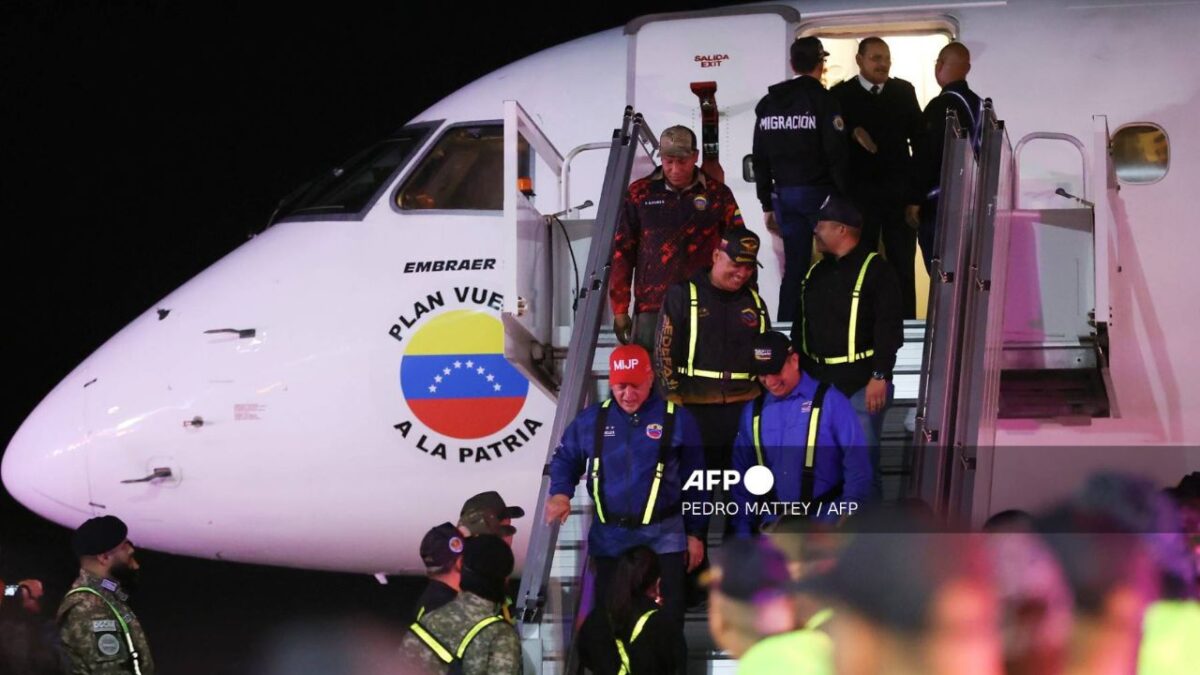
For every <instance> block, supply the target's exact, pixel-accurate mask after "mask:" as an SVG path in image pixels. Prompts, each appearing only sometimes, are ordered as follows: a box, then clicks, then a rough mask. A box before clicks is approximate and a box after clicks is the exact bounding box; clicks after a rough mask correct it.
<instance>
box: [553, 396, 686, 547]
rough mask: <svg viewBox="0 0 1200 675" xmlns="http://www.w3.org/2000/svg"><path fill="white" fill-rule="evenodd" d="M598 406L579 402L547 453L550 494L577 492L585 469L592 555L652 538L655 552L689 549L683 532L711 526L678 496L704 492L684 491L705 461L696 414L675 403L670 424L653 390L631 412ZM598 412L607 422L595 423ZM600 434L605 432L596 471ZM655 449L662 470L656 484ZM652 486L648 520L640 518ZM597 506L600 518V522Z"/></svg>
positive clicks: (611, 405)
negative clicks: (591, 508) (686, 510)
mask: <svg viewBox="0 0 1200 675" xmlns="http://www.w3.org/2000/svg"><path fill="white" fill-rule="evenodd" d="M602 406H603V403H600V404H596V405H592V406H589V407H588V408H586V409H584V410H583V412H581V413H579V416H577V417H576V418H575V420H574V421H572V422H571V425H570V426H568V427H567V430H566V431H565V432H564V433H563V437H562V440H561V441H560V442H559V444H558V448H556V449H555V451H554V457H553V459H551V460H550V494H552V495H554V494H562V495H567V496H568V497H571V496H574V494H575V486H576V485H578V483H579V479H580V478H581V477H583V476H584V474H585V473H586V474H587V492H588V494H589V495H590V496H592V500H593V502H595V501H596V499H597V497H598V498H599V501H600V507H599V508H598V509H596V514H595V515H594V517H593V521H592V525H591V529H590V530H589V532H588V547H589V551H590V553H591V555H593V556H597V557H616V556H618V555H620V554H621V552H623V551H624V550H625V549H627V548H629V547H631V546H637V545H646V546H649V547H651V548H653V549H654V550H655V551H656V552H658V553H678V552H680V551H684V550H686V549H687V536H686V535H687V534H694V535H696V536H702V535H703V533H704V532H705V530H707V529H708V519H707V518H706V517H704V516H701V515H697V514H688V515H687V516H686V517H685V516H683V515H682V514H681V511H682V509H681V503H682V502H683V501H685V500H686V501H689V502H698V501H703V500H704V499H705V496H704V494H703V492H701V491H695V492H694V493H693V492H691V491H689V493H688V494H687V495H686V496H685V495H684V494H683V484H684V483H685V482H686V481H687V479H688V477H689V476H690V475H691V474H692V472H693V471H702V470H703V469H704V449H703V446H702V443H701V441H700V432H699V428H698V427H697V426H696V421H695V419H693V418H692V416H691V415H690V414H689V413H688V412H687V410H685V409H684V408H683V407H682V406H679V405H676V406H674V420H673V421H672V422H671V423H670V424H668V423H667V420H666V416H667V402H666V401H664V400H663V399H662V398H660V397H659V396H658V395H657V394H653V393H652V394H651V395H650V397H649V398H648V399H646V401H645V402H643V403H642V407H641V408H640V409H638V411H637V412H636V413H635V414H633V415H630V414H629V413H626V412H625V411H624V410H622V409H621V408H620V406H618V405H617V404H616V403H615V402H610V403H609V405H608V406H607V407H606V408H602ZM601 416H603V417H604V428H603V429H599V430H598V429H597V424H596V422H597V419H598V418H599V417H601ZM668 426H669V427H670V429H667V428H666V427H668ZM667 432H669V433H670V442H669V443H668V444H667V446H666V447H665V448H664V447H663V444H662V441H663V438H664V435H665V433H667ZM597 438H600V439H603V440H602V443H603V450H602V452H601V453H600V454H601V461H600V462H599V463H598V466H599V470H598V471H597V470H596V469H597V463H596V462H595V459H596V452H595V448H596V442H597ZM664 449H665V450H666V452H665V453H662V451H663V450H664ZM660 453H662V456H661V459H662V465H663V466H662V477H661V478H660V479H659V482H658V489H657V491H656V492H655V491H654V483H655V481H654V478H655V474H656V470H657V468H658V464H659V461H660ZM652 492H654V501H653V505H652V506H650V507H649V511H650V514H651V518H650V523H649V524H645V518H644V516H645V515H646V513H647V507H648V505H650V503H651V502H650V497H651V494H652ZM601 513H603V515H604V521H605V522H600V514H601Z"/></svg>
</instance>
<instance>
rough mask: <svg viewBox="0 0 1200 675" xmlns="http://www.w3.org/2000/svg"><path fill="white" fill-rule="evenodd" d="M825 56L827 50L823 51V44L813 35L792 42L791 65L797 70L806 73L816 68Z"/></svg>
mask: <svg viewBox="0 0 1200 675" xmlns="http://www.w3.org/2000/svg"><path fill="white" fill-rule="evenodd" d="M826 56H829V52H827V51H825V46H824V45H822V44H821V41H820V40H819V39H817V38H815V37H802V38H799V39H797V40H796V41H795V42H793V43H792V48H791V57H792V67H793V68H795V69H796V71H797V72H801V73H807V72H808V71H810V70H812V69H813V68H816V67H817V64H818V63H820V62H821V59H823V58H825V57H826Z"/></svg>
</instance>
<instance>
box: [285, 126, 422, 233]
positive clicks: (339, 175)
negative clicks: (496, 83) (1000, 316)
mask: <svg viewBox="0 0 1200 675" xmlns="http://www.w3.org/2000/svg"><path fill="white" fill-rule="evenodd" d="M429 131H430V128H429V127H425V128H410V129H402V130H400V132H399V133H397V134H396V135H395V136H393V137H391V138H388V139H385V140H383V141H380V142H379V143H377V144H375V145H374V146H372V147H370V148H367V149H366V150H363V151H362V152H360V153H358V154H357V155H354V156H353V157H351V158H350V159H349V160H347V161H345V162H343V163H342V164H341V165H340V166H337V167H334V168H333V169H331V170H330V171H329V172H327V173H325V174H323V175H322V176H321V177H319V178H317V179H316V180H314V181H311V182H310V183H309V184H308V185H307V186H304V187H302V188H301V191H300V192H299V196H298V197H296V198H295V199H293V200H292V201H291V203H290V204H289V203H286V202H287V200H286V199H285V204H284V206H283V208H282V209H280V212H281V216H280V217H286V216H300V215H313V214H322V215H324V214H338V213H358V212H359V211H361V210H363V208H364V207H366V206H368V205H370V203H371V201H372V198H373V197H374V196H375V194H376V193H377V192H378V191H379V188H380V187H382V186H383V185H384V184H385V183H386V182H387V181H388V180H389V179H390V178H391V177H392V176H393V175H394V174H395V173H396V169H398V168H399V167H401V166H403V165H404V164H405V163H406V162H407V161H408V159H409V157H410V156H411V155H412V153H413V152H414V151H415V150H416V149H417V147H419V146H420V144H421V142H422V141H423V140H424V139H425V137H426V136H427V135H428V134H429Z"/></svg>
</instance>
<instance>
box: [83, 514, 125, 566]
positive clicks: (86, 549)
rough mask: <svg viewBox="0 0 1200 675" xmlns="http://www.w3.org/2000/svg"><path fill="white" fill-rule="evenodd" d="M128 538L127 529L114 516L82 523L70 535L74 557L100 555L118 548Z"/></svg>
mask: <svg viewBox="0 0 1200 675" xmlns="http://www.w3.org/2000/svg"><path fill="white" fill-rule="evenodd" d="M128 538H129V528H128V527H126V526H125V523H124V522H123V521H122V520H121V519H120V518H118V517H116V516H100V517H98V518H92V519H89V520H86V521H84V523H83V524H82V525H80V526H79V527H78V528H77V529H76V530H75V534H73V535H71V550H72V551H74V552H75V557H77V558H78V557H82V556H85V555H100V554H101V553H108V552H109V551H111V550H113V549H114V548H116V547H118V546H120V545H121V544H122V543H124V542H125V540H126V539H128Z"/></svg>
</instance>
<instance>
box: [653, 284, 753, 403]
mask: <svg viewBox="0 0 1200 675" xmlns="http://www.w3.org/2000/svg"><path fill="white" fill-rule="evenodd" d="M748 290H749V291H750V295H752V296H754V308H755V309H756V310H758V332H759V333H765V332H767V320H766V316H765V314H764V313H763V304H762V298H760V297H759V296H758V293H757V292H756V291H755V290H754V289H753V288H751V289H748ZM688 303H689V305H690V307H689V310H688V312H689V316H688V355H687V363H686V364H685V365H683V366H680V367H679V368H676V369H675V370H676V371H678V372H679V373H681V374H683V375H687V376H688V377H706V378H710V379H714V380H726V379H728V380H753V379H754V375H752V374H751V373H723V372H720V371H717V370H701V369H699V368H695V367H693V366H694V365H695V363H696V334H697V333H699V332H700V331H699V325H700V298H699V295H698V290H697V288H696V283H695V282H694V281H689V282H688Z"/></svg>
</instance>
